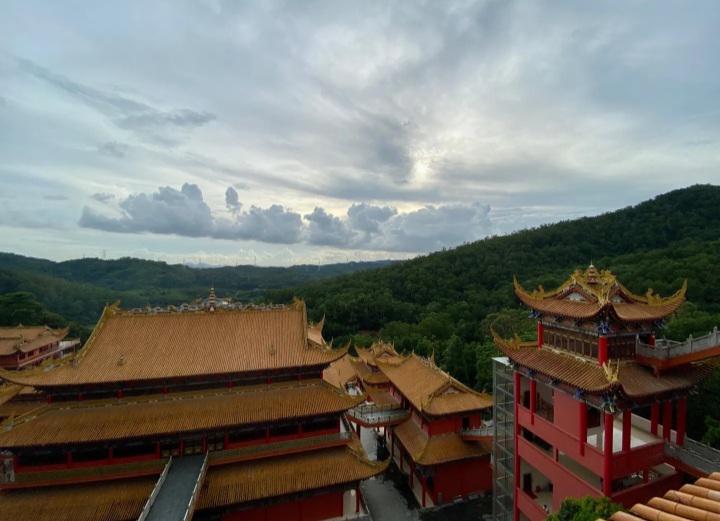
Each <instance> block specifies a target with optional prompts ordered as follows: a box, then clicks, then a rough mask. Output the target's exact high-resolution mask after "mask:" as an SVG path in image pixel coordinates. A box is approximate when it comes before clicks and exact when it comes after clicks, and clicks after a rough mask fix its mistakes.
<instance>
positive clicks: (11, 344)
mask: <svg viewBox="0 0 720 521" xmlns="http://www.w3.org/2000/svg"><path fill="white" fill-rule="evenodd" d="M67 335H68V329H67V328H64V329H52V328H49V327H47V326H29V327H28V326H23V325H22V324H21V325H18V326H17V327H0V368H2V369H14V370H17V369H23V368H25V367H29V366H34V365H38V364H40V363H42V362H43V361H44V360H46V359H48V358H53V359H58V358H63V357H65V356H68V355H70V354H72V353H73V352H75V350H76V349H77V348H78V346H79V345H80V340H79V339H77V338H74V339H66V337H67Z"/></svg>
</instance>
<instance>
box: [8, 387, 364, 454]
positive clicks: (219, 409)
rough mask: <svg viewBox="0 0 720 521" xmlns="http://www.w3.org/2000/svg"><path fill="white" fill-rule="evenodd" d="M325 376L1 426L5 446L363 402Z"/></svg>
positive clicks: (50, 413)
mask: <svg viewBox="0 0 720 521" xmlns="http://www.w3.org/2000/svg"><path fill="white" fill-rule="evenodd" d="M362 400H363V397H362V396H358V397H352V396H349V395H348V394H346V393H344V392H341V391H340V390H339V389H336V388H334V387H332V386H331V385H329V384H327V383H325V382H323V381H321V380H308V381H303V382H295V383H282V384H273V385H268V386H257V387H251V388H234V389H228V390H217V389H216V390H207V391H202V392H187V393H173V394H170V395H154V396H153V395H151V396H142V397H133V398H123V399H118V400H95V401H83V402H71V403H55V404H51V405H46V406H45V407H42V408H41V409H39V410H38V409H36V410H34V411H33V412H30V413H28V414H29V415H30V418H27V419H25V421H23V422H19V423H17V424H16V425H14V420H13V419H8V420H6V421H5V422H4V423H3V424H1V425H2V426H3V427H5V428H4V429H0V447H20V446H33V445H52V444H63V443H84V442H98V441H104V440H115V439H125V438H139V437H146V436H155V435H161V434H166V433H169V434H174V433H180V432H188V431H199V430H209V429H220V428H226V427H233V426H241V425H248V424H254V423H262V422H266V421H278V420H282V419H289V418H301V417H308V416H317V415H322V414H331V413H338V412H341V411H344V410H347V409H349V408H351V407H354V406H356V405H358V404H359V403H360V402H361V401H362Z"/></svg>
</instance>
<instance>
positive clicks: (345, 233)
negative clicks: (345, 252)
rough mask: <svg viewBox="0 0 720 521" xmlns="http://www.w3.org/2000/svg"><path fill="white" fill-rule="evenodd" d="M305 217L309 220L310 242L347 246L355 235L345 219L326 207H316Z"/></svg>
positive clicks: (308, 237)
mask: <svg viewBox="0 0 720 521" xmlns="http://www.w3.org/2000/svg"><path fill="white" fill-rule="evenodd" d="M304 217H305V220H306V221H307V222H308V224H307V240H308V242H309V243H310V244H319V245H324V246H347V245H348V244H349V243H350V242H351V241H352V239H353V237H354V235H355V234H354V232H353V230H351V229H350V228H349V227H348V226H347V224H346V223H345V222H344V221H342V220H340V218H339V217H336V216H334V215H332V214H329V213H327V212H326V211H325V209H324V208H319V207H315V209H314V210H313V211H312V213H309V214H306V215H305V216H304Z"/></svg>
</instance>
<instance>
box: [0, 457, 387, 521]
mask: <svg viewBox="0 0 720 521" xmlns="http://www.w3.org/2000/svg"><path fill="white" fill-rule="evenodd" d="M387 464H388V462H379V463H378V462H371V461H368V460H367V459H366V458H365V456H364V455H363V453H362V449H360V448H359V446H358V445H357V444H352V445H350V446H349V447H338V448H331V449H323V450H317V451H313V452H307V453H302V454H297V455H291V456H282V457H277V458H268V459H263V460H257V461H252V462H245V463H238V464H229V465H223V466H217V467H210V468H209V469H208V472H207V477H206V478H205V484H204V485H203V487H202V489H201V492H200V496H199V498H198V503H197V507H196V511H197V510H202V509H207V508H222V507H225V506H230V505H234V504H237V503H241V502H249V501H256V500H261V499H266V498H270V497H276V496H284V495H287V494H295V493H301V492H305V491H310V490H315V489H322V488H326V487H332V486H335V485H340V484H346V483H354V482H356V481H360V480H363V479H367V478H369V477H371V476H374V475H377V474H379V473H381V472H383V471H384V470H385V468H386V467H387ZM156 479H157V478H156V477H145V478H133V479H121V480H115V481H105V482H100V483H91V484H83V485H73V486H55V487H44V488H33V489H23V490H6V491H2V492H0V509H2V514H3V518H7V519H12V520H13V521H126V520H128V519H137V518H138V516H139V515H140V513H141V511H142V508H143V506H144V504H145V502H146V501H147V498H148V496H150V493H151V492H152V490H153V487H154V485H155V481H156Z"/></svg>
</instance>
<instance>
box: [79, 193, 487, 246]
mask: <svg viewBox="0 0 720 521" xmlns="http://www.w3.org/2000/svg"><path fill="white" fill-rule="evenodd" d="M92 198H93V199H94V200H95V201H98V202H102V203H108V202H111V201H113V199H114V197H113V196H112V195H111V194H106V193H98V194H94V195H93V197H92ZM225 205H226V209H227V210H229V211H230V213H231V215H232V217H231V218H227V217H224V216H222V212H218V214H219V216H217V215H216V214H215V213H214V212H213V211H212V210H211V209H210V207H209V206H208V204H207V203H206V202H205V200H204V197H203V193H202V191H201V190H200V187H199V186H197V185H195V184H190V183H185V184H183V185H182V187H181V188H180V190H177V189H175V188H172V187H169V186H165V187H160V188H159V189H158V190H157V191H156V192H154V193H152V194H142V193H141V194H133V195H130V196H128V197H127V198H125V199H122V200H120V201H119V203H118V205H117V210H118V211H119V213H120V215H119V216H110V215H107V214H106V213H105V212H102V211H99V210H97V209H95V208H93V207H91V206H85V207H84V208H83V212H82V215H81V217H80V220H79V224H80V226H82V227H85V228H95V229H100V230H105V231H110V232H119V233H142V232H151V233H158V234H174V235H180V236H186V237H211V238H216V239H228V240H255V241H260V242H266V243H276V244H298V243H306V244H311V245H320V246H333V247H337V248H345V249H364V250H382V251H397V252H427V251H432V250H436V249H440V248H444V247H449V246H455V245H458V244H461V243H463V242H466V241H470V240H475V239H479V238H481V237H484V236H485V235H487V234H488V233H490V232H491V231H492V222H491V220H490V218H489V212H490V207H489V206H487V205H481V204H479V203H473V204H468V205H460V204H454V205H440V206H426V207H424V208H420V209H418V210H415V211H411V212H405V213H400V212H398V210H397V209H396V208H392V207H390V206H375V205H372V204H368V203H355V204H353V205H352V206H350V207H349V208H348V210H347V212H346V213H345V215H341V216H338V215H334V214H332V213H330V212H328V211H327V210H325V209H324V208H322V207H319V206H318V207H315V209H314V210H313V211H312V212H310V213H307V214H305V215H300V214H299V213H297V212H294V211H292V210H290V209H288V208H285V207H284V206H282V205H279V204H273V205H271V206H269V207H267V208H262V207H259V206H251V207H250V208H249V209H248V210H245V211H243V210H242V205H241V203H240V196H239V194H238V192H237V190H235V189H234V188H233V187H228V189H227V190H226V191H225Z"/></svg>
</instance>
